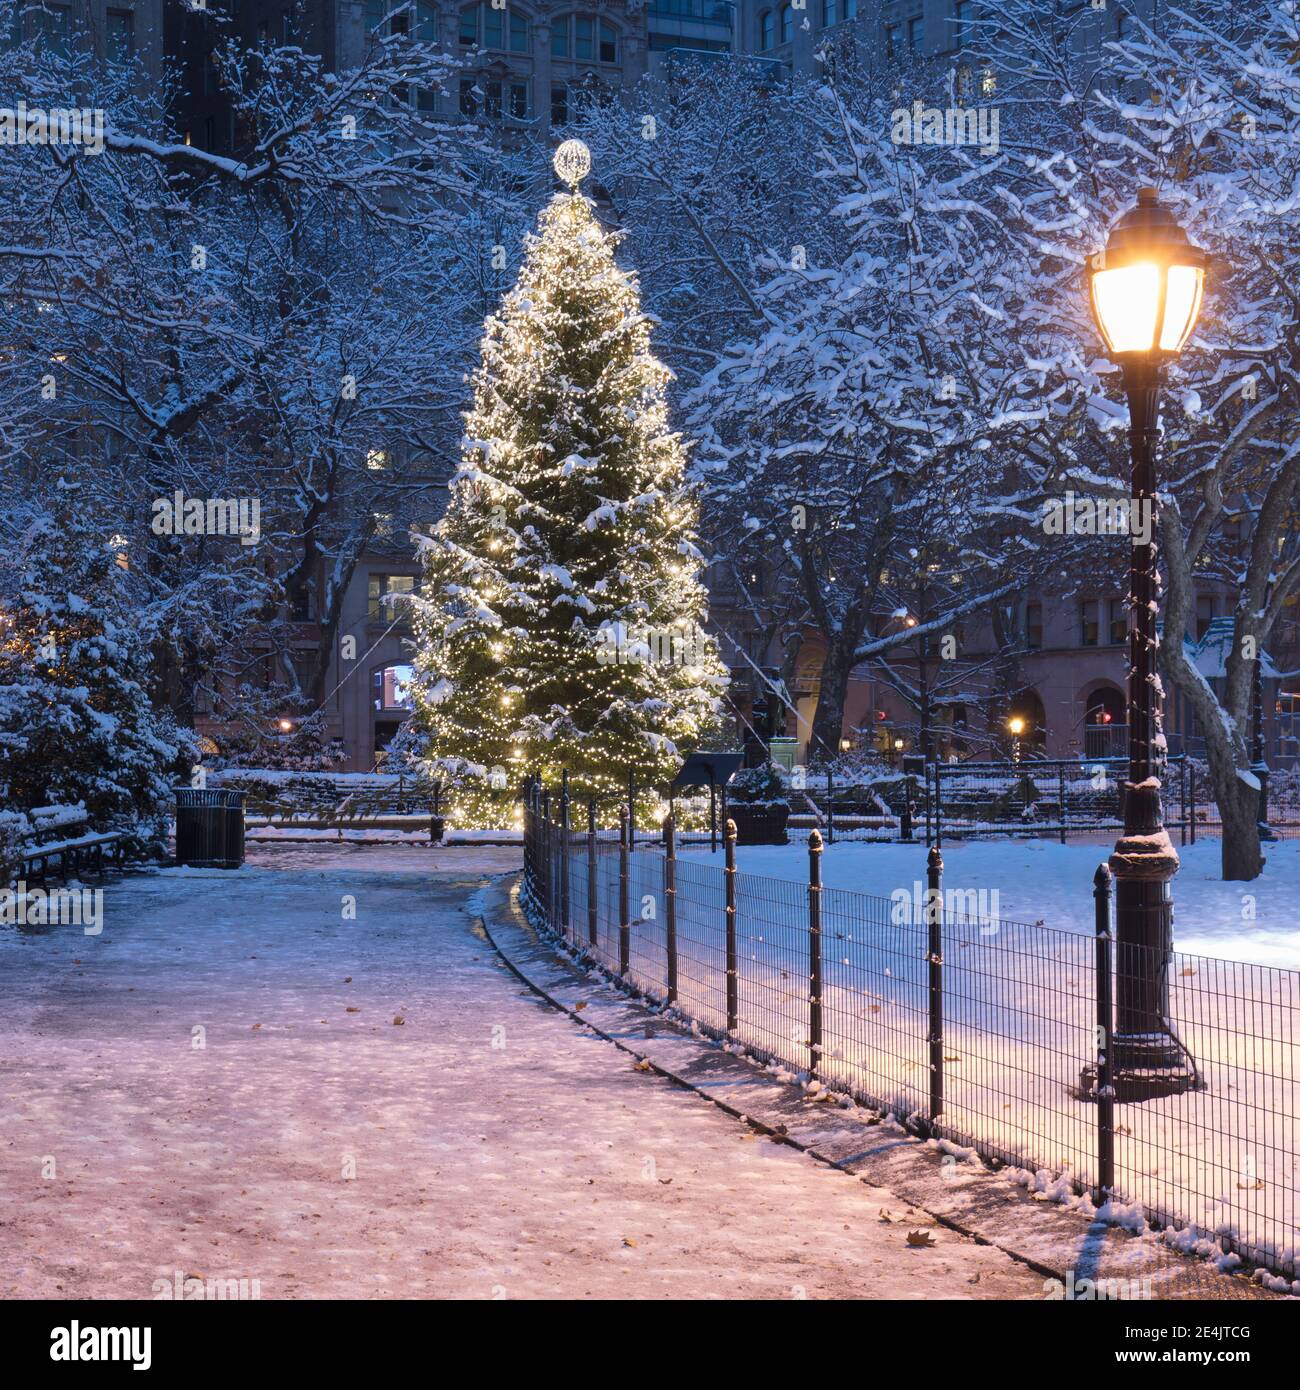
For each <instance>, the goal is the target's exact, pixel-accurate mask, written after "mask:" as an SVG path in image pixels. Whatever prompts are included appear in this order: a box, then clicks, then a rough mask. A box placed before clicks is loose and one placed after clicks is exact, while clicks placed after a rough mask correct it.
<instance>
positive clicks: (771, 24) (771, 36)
mask: <svg viewBox="0 0 1300 1390" xmlns="http://www.w3.org/2000/svg"><path fill="white" fill-rule="evenodd" d="M758 33H759V38H758V46H759V48H760V49H762V50H763V51H764V52H766V51H767V50H768V49H769V48H772V47H774V46H775V44H776V12H775V11H774V10H764V11H763V13H762V16H761V17H760V19H759V21H758Z"/></svg>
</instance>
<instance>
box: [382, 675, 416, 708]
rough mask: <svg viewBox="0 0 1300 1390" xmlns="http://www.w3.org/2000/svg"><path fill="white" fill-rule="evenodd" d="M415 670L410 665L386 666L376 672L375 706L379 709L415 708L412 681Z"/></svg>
mask: <svg viewBox="0 0 1300 1390" xmlns="http://www.w3.org/2000/svg"><path fill="white" fill-rule="evenodd" d="M414 679H415V671H414V670H413V669H412V668H411V667H410V666H385V667H384V668H383V670H381V671H376V672H375V674H374V682H375V693H374V706H375V708H376V709H377V710H381V711H382V710H386V709H414V708H415V702H414V700H413V699H412V698H411V682H412V681H413V680H414Z"/></svg>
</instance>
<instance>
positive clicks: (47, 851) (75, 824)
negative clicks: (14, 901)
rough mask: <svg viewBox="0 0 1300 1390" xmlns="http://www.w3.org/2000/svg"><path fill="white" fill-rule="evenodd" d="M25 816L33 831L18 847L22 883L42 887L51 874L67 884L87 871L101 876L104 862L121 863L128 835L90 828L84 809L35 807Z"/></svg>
mask: <svg viewBox="0 0 1300 1390" xmlns="http://www.w3.org/2000/svg"><path fill="white" fill-rule="evenodd" d="M27 817H28V819H29V820H30V821H31V823H32V827H33V831H32V834H31V836H29V837H28V838H27V839H26V840H24V841H23V842H22V843H21V844H20V845H19V853H18V862H17V868H16V876H17V878H18V880H19V881H20V882H22V883H27V884H33V883H36V884H43V883H45V882H47V881H48V879H49V878H50V877H51V875H53V876H54V877H56V878H58V879H59V880H60V881H61V882H63V883H66V882H67V881H68V880H69V879H70V878H80V877H81V875H82V874H83V873H84V872H85V871H86V870H87V869H90V871H91V872H93V873H95V874H96V875H98V876H101V877H102V875H103V873H104V865H105V860H106V859H108V858H111V859H112V861H113V863H114V864H115V865H120V864H121V863H122V859H123V849H124V845H125V842H126V840H127V838H128V837H127V833H126V832H125V831H123V830H109V831H95V830H91V829H89V828H88V826H89V817H88V816H87V814H86V809H85V807H84V806H35V807H33V808H32V809H31V810H30V811H28V812H27ZM69 831H74V832H78V833H74V834H71V835H69V834H68V833H67V832H69Z"/></svg>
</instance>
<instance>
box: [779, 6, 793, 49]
mask: <svg viewBox="0 0 1300 1390" xmlns="http://www.w3.org/2000/svg"><path fill="white" fill-rule="evenodd" d="M793 39H794V8H793V7H792V6H790V5H783V6H782V7H781V42H782V43H790V42H791V41H792V40H793Z"/></svg>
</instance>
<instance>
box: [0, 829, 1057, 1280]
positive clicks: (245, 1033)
mask: <svg viewBox="0 0 1300 1390" xmlns="http://www.w3.org/2000/svg"><path fill="white" fill-rule="evenodd" d="M518 858H519V854H518V851H517V850H515V849H496V850H489V849H466V850H443V851H428V850H416V849H412V848H406V847H402V848H395V849H392V850H389V849H385V848H378V849H362V848H357V847H338V848H334V849H324V848H320V847H312V848H309V849H307V848H287V847H286V848H281V847H275V848H265V849H260V850H256V851H255V852H254V865H253V866H251V867H249V868H246V869H244V870H241V871H239V872H237V873H233V874H220V873H215V872H214V873H211V874H196V873H181V872H175V871H171V872H167V873H163V874H159V875H155V876H150V877H134V878H131V879H128V880H126V881H124V882H121V883H117V884H113V885H110V887H109V889H108V891H107V897H106V903H105V917H104V930H103V933H102V935H100V936H98V937H89V936H85V935H83V934H82V932H81V930H80V929H79V928H76V927H57V928H54V929H52V930H51V931H49V932H48V933H46V934H37V933H34V932H17V931H14V930H12V929H0V979H3V980H4V1008H3V1009H2V1010H0V1086H2V1092H0V1235H2V1238H0V1297H4V1298H14V1297H20V1298H21V1297H62V1296H67V1297H114V1296H116V1297H125V1298H149V1297H152V1296H154V1291H155V1281H165V1282H166V1284H167V1285H168V1286H169V1287H172V1286H174V1281H175V1279H176V1277H177V1272H179V1275H180V1277H182V1278H184V1277H187V1276H201V1277H203V1278H205V1279H214V1278H220V1279H248V1280H257V1281H259V1284H260V1293H261V1296H262V1297H263V1298H277V1297H300V1298H301V1297H318V1298H343V1297H376V1298H401V1297H426V1298H433V1297H468V1298H493V1297H510V1298H531V1297H548V1296H549V1297H558V1296H568V1297H585V1296H591V1297H619V1298H656V1297H750V1298H753V1297H768V1298H791V1297H800V1296H807V1297H873V1296H874V1297H882V1296H885V1297H901V1298H972V1297H974V1298H989V1297H994V1298H998V1297H1001V1298H1033V1297H1042V1294H1043V1281H1042V1278H1041V1277H1040V1276H1039V1275H1036V1274H1034V1273H1033V1272H1031V1271H1029V1270H1027V1269H1025V1268H1024V1267H1022V1266H1019V1265H1017V1264H1015V1263H1013V1262H1012V1261H1010V1260H1009V1259H1008V1258H1007V1257H1006V1256H1004V1255H1003V1254H1002V1253H1001V1252H999V1251H997V1250H996V1249H993V1248H991V1247H984V1246H977V1245H975V1244H973V1243H971V1242H968V1241H965V1240H962V1239H961V1238H959V1237H958V1236H956V1235H955V1234H953V1233H951V1232H949V1231H947V1230H945V1229H943V1228H937V1227H935V1226H934V1225H933V1224H932V1223H931V1222H929V1221H928V1220H927V1219H925V1218H924V1217H922V1216H920V1215H919V1214H915V1213H909V1211H908V1208H907V1207H906V1204H903V1203H900V1202H899V1201H897V1200H896V1199H893V1198H891V1197H890V1195H889V1194H888V1193H885V1192H882V1191H880V1190H878V1189H871V1188H868V1187H865V1186H863V1185H862V1184H861V1183H860V1182H856V1181H854V1180H853V1179H851V1178H849V1177H847V1176H845V1175H843V1174H841V1173H838V1172H835V1171H833V1170H830V1169H827V1168H825V1167H823V1166H821V1165H818V1164H816V1163H815V1162H813V1161H812V1160H811V1159H809V1158H807V1157H805V1156H803V1155H801V1154H798V1153H796V1152H794V1151H793V1150H791V1149H789V1148H787V1147H785V1146H782V1145H777V1144H773V1143H771V1142H768V1141H767V1140H764V1139H762V1138H758V1137H755V1136H754V1135H752V1134H751V1133H750V1132H749V1131H747V1130H746V1129H745V1128H743V1127H742V1126H741V1125H739V1124H738V1123H737V1122H736V1121H734V1120H732V1119H730V1118H728V1117H727V1116H726V1115H724V1114H723V1113H722V1112H721V1111H719V1110H717V1109H716V1108H715V1107H713V1106H711V1105H709V1104H708V1103H707V1102H705V1101H703V1100H701V1099H700V1098H698V1097H697V1096H695V1095H693V1094H691V1093H690V1092H686V1091H683V1090H681V1089H679V1088H676V1087H674V1086H672V1085H671V1084H670V1083H668V1082H666V1081H664V1080H661V1079H659V1078H657V1077H655V1076H653V1075H647V1074H645V1073H641V1072H637V1071H635V1070H634V1069H633V1068H632V1066H631V1065H630V1063H629V1061H628V1058H627V1056H626V1055H625V1054H624V1053H621V1052H619V1051H617V1050H616V1049H614V1048H613V1047H611V1046H610V1045H609V1044H607V1043H605V1042H603V1041H601V1040H599V1039H597V1038H595V1037H593V1036H591V1035H588V1034H585V1033H584V1032H583V1031H581V1030H579V1029H576V1028H575V1027H574V1026H573V1024H572V1023H571V1022H570V1021H569V1020H568V1019H567V1018H566V1017H564V1016H563V1015H560V1014H557V1013H556V1012H555V1011H553V1010H551V1009H550V1008H548V1007H545V1006H543V1005H541V1004H539V1003H538V1002H537V1000H536V998H535V996H533V995H532V994H531V993H528V992H527V991H525V990H524V988H523V986H522V985H521V984H520V983H519V982H518V980H517V979H516V978H515V977H514V976H513V975H512V974H510V973H509V972H508V971H507V970H506V969H505V968H504V967H503V966H502V965H501V964H500V963H499V961H498V960H497V958H496V956H495V954H494V952H493V951H492V950H491V948H490V947H489V946H488V945H487V943H486V942H484V941H483V940H482V939H481V938H479V937H478V936H476V935H475V934H474V932H473V931H472V930H471V926H470V921H469V918H468V917H467V915H466V913H465V910H464V904H465V901H466V899H467V897H468V896H469V895H470V893H471V892H472V891H473V889H474V888H475V887H476V886H477V885H478V884H479V883H481V882H482V881H483V880H484V877H485V875H486V874H489V873H492V872H498V871H501V870H503V869H507V868H513V867H517V864H518ZM352 899H354V900H355V908H356V915H355V920H352V919H351V918H350V917H348V916H345V913H347V912H349V911H350V906H351V903H350V900H352ZM399 1019H400V1020H401V1022H400V1023H399V1022H397V1020H399ZM200 1044H201V1045H200ZM352 1174H355V1176H351V1175H352ZM882 1209H883V1210H885V1211H886V1212H888V1213H889V1215H890V1216H891V1217H892V1218H893V1219H892V1220H885V1219H882V1217H881V1212H882ZM918 1229H920V1230H928V1231H930V1232H931V1235H932V1237H933V1239H934V1241H935V1242H936V1243H935V1245H934V1247H933V1248H909V1247H908V1245H907V1242H906V1237H907V1232H908V1231H909V1230H918Z"/></svg>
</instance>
